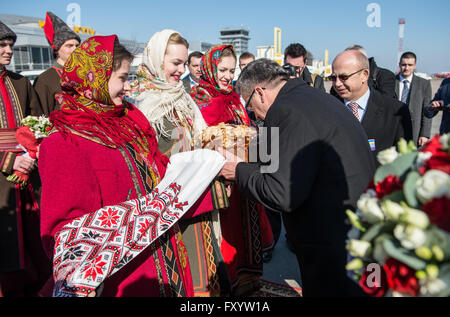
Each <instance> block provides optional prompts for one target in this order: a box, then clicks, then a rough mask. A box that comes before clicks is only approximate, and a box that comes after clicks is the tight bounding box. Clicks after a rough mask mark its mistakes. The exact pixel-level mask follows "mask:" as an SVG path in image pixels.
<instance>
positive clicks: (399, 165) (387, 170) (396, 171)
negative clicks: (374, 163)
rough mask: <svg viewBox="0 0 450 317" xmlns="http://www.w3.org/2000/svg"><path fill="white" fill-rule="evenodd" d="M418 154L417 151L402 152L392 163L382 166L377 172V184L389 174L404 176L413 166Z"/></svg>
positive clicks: (375, 177)
mask: <svg viewBox="0 0 450 317" xmlns="http://www.w3.org/2000/svg"><path fill="white" fill-rule="evenodd" d="M417 155H418V153H417V152H412V153H406V154H402V155H400V156H399V157H397V158H396V159H395V161H394V162H392V163H391V164H386V165H382V166H380V167H379V168H378V169H377V171H376V172H375V176H374V182H375V185H378V183H379V182H381V181H383V180H384V179H385V178H386V176H388V175H393V176H398V177H399V178H402V177H403V175H404V174H405V173H406V172H407V171H409V170H410V169H411V167H412V166H413V164H414V162H415V160H416V158H417Z"/></svg>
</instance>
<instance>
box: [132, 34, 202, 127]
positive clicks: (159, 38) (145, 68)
mask: <svg viewBox="0 0 450 317" xmlns="http://www.w3.org/2000/svg"><path fill="white" fill-rule="evenodd" d="M174 33H179V32H176V31H174V30H162V31H159V32H157V33H155V34H154V35H153V36H152V37H151V39H150V41H149V42H148V43H147V46H146V47H145V51H144V55H143V59H142V64H141V65H140V66H139V68H138V70H137V71H136V73H137V75H138V77H139V78H138V81H137V84H136V85H137V86H138V87H137V96H134V95H132V96H131V97H132V98H133V99H134V101H133V102H134V104H135V106H136V107H137V108H138V109H139V110H141V112H142V113H143V114H144V115H145V116H146V117H147V119H148V121H149V122H150V124H151V125H152V127H153V128H154V129H155V131H156V134H157V136H160V135H164V136H170V135H169V132H170V131H165V129H164V118H166V119H167V120H169V121H170V122H171V123H172V124H173V125H174V126H180V119H181V120H183V119H186V120H189V121H190V120H192V123H193V128H194V131H193V132H194V134H198V133H201V131H202V130H203V129H205V128H206V127H207V125H206V123H205V120H204V119H203V116H202V114H201V112H200V110H199V109H198V106H197V104H196V103H195V102H194V101H193V100H192V98H191V97H190V96H189V94H188V93H187V92H186V91H185V89H184V86H183V82H182V81H181V80H180V81H179V82H178V84H177V85H176V86H174V85H172V84H169V83H168V82H167V80H166V76H165V72H164V67H163V66H164V56H165V54H166V48H167V43H168V41H169V38H170V36H171V35H172V34H174Z"/></svg>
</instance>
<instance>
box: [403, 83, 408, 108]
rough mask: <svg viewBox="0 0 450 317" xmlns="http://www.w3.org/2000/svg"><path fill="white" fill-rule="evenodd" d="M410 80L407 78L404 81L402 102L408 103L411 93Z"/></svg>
mask: <svg viewBox="0 0 450 317" xmlns="http://www.w3.org/2000/svg"><path fill="white" fill-rule="evenodd" d="M408 83H409V81H408V80H407V79H405V80H404V81H403V91H402V102H403V103H407V101H408V95H409V85H408Z"/></svg>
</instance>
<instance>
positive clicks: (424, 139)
mask: <svg viewBox="0 0 450 317" xmlns="http://www.w3.org/2000/svg"><path fill="white" fill-rule="evenodd" d="M428 140H429V139H428V138H427V137H425V136H421V137H419V140H418V141H417V143H418V144H419V146H424V145H425V144H427V142H428Z"/></svg>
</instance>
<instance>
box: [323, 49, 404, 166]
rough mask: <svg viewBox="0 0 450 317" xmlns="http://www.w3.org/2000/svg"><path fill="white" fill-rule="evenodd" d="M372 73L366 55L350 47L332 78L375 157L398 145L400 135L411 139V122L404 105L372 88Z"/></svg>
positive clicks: (335, 63) (337, 63)
mask: <svg viewBox="0 0 450 317" xmlns="http://www.w3.org/2000/svg"><path fill="white" fill-rule="evenodd" d="M369 76H370V71H369V60H368V59H367V57H366V56H365V55H364V54H363V53H361V52H359V51H357V50H347V51H344V52H342V53H341V54H339V55H338V56H337V57H336V58H335V60H334V61H333V73H332V75H331V76H330V79H331V81H332V84H333V88H334V90H335V91H336V92H337V93H338V95H339V96H340V98H341V99H342V100H343V102H344V104H345V107H346V108H347V109H348V110H349V111H350V112H351V113H353V115H354V116H355V117H356V119H357V120H358V121H359V122H361V124H362V126H363V128H364V131H365V132H366V134H367V137H368V142H369V144H370V148H371V150H372V153H373V155H374V158H375V160H376V156H377V154H378V152H379V151H381V150H385V149H387V148H389V147H391V146H396V145H397V142H398V141H399V140H400V138H405V139H406V140H411V139H412V123H411V116H410V113H409V110H408V107H407V106H406V105H405V104H403V103H402V102H400V101H398V100H395V99H394V98H390V97H387V96H384V95H382V94H381V93H379V92H378V91H377V90H375V89H369V85H368V80H369ZM377 164H378V162H377Z"/></svg>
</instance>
